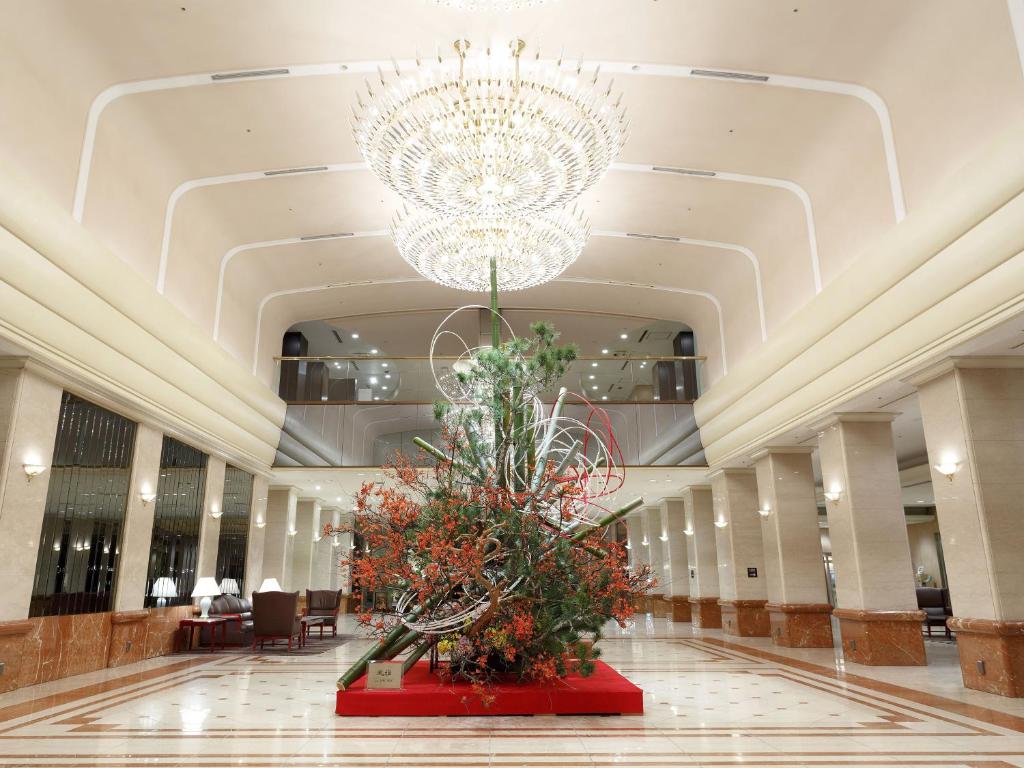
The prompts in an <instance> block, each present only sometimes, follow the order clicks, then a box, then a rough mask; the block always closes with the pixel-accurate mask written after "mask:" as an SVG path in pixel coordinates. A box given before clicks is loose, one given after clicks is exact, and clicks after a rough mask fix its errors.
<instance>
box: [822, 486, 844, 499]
mask: <svg viewBox="0 0 1024 768" xmlns="http://www.w3.org/2000/svg"><path fill="white" fill-rule="evenodd" d="M842 497H843V489H842V488H840V487H839V486H838V485H833V486H832V487H831V488H830V489H829V490H827V491H825V501H839V499H841V498H842Z"/></svg>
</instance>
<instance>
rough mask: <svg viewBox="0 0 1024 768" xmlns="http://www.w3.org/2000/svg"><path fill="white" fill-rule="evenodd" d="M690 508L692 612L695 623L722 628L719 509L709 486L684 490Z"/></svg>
mask: <svg viewBox="0 0 1024 768" xmlns="http://www.w3.org/2000/svg"><path fill="white" fill-rule="evenodd" d="M683 504H684V506H685V509H686V529H685V535H686V537H687V542H686V559H687V562H688V565H689V568H690V611H691V617H692V621H693V626H695V627H699V628H701V629H720V628H721V626H722V608H721V606H720V605H719V604H718V598H719V594H718V552H717V549H716V546H715V511H714V505H713V503H712V500H711V488H710V487H708V486H690V487H689V488H686V489H684V490H683Z"/></svg>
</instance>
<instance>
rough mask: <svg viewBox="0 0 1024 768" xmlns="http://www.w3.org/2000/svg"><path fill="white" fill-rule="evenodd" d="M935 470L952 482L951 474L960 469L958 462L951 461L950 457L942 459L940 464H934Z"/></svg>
mask: <svg viewBox="0 0 1024 768" xmlns="http://www.w3.org/2000/svg"><path fill="white" fill-rule="evenodd" d="M935 471H936V472H938V473H939V474H940V475H942V476H943V477H945V478H946V479H947V480H949V482H953V475H955V474H956V473H957V472H959V471H960V462H959V461H953V460H952V459H943V460H942V463H941V464H936V465H935Z"/></svg>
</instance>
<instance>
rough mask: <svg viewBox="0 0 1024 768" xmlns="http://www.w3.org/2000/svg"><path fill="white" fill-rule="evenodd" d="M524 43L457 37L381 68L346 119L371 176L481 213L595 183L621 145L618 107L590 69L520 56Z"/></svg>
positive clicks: (564, 197)
mask: <svg viewBox="0 0 1024 768" xmlns="http://www.w3.org/2000/svg"><path fill="white" fill-rule="evenodd" d="M524 46H525V44H524V43H523V42H522V41H515V42H514V43H513V44H512V45H511V46H510V48H509V50H508V51H505V52H495V53H492V52H491V50H490V49H488V50H487V51H486V52H485V53H484V54H483V55H480V56H476V57H468V56H467V53H468V51H469V47H470V46H469V43H468V42H466V41H464V40H460V41H458V42H456V44H455V49H456V52H457V53H458V57H457V58H456V59H454V60H452V59H448V60H445V59H441V58H440V57H438V58H436V59H435V60H433V61H431V62H429V63H426V64H420V66H419V69H418V71H417V72H416V73H415V74H409V73H403V72H401V71H399V70H398V68H397V66H396V72H395V77H393V78H392V77H385V76H384V74H383V73H382V74H381V76H380V86H379V88H378V87H377V86H376V85H374V86H371V87H370V88H369V101H368V102H366V103H364V101H363V99H362V98H360V100H359V107H358V108H357V110H356V119H355V125H354V135H355V141H356V144H357V145H358V147H359V149H360V151H361V152H362V154H363V156H364V157H365V158H366V161H367V162H368V163H369V165H370V167H371V168H372V169H373V171H374V173H375V174H376V175H377V177H378V178H379V179H380V180H381V181H383V182H384V183H385V184H386V185H387V186H388V187H390V188H391V189H392V190H394V191H395V192H396V193H397V194H398V195H399V196H400V197H402V198H403V199H404V200H405V201H406V202H407V203H409V204H411V205H413V206H415V207H417V208H421V209H422V208H428V209H431V210H433V211H435V212H437V213H442V214H473V215H482V216H523V215H532V214H535V213H540V212H543V211H549V210H553V209H557V208H562V207H564V206H565V205H566V204H568V203H571V202H573V201H574V200H576V199H577V198H578V197H579V196H580V195H581V194H582V193H583V192H584V191H586V190H587V189H588V188H590V187H591V186H592V185H593V184H595V183H596V182H597V181H598V180H599V179H600V178H601V177H602V176H603V175H604V173H605V172H606V171H607V170H608V167H609V165H611V163H612V162H613V161H614V159H615V157H616V156H617V155H618V153H619V151H620V150H621V148H622V146H623V144H624V143H625V140H626V132H627V125H626V120H625V114H624V110H622V109H621V107H620V105H619V103H618V102H617V101H613V100H612V96H611V85H610V84H609V85H608V86H607V87H606V88H605V89H601V88H599V87H598V85H597V83H598V79H599V78H598V74H597V72H594V73H592V74H588V75H585V74H584V73H583V72H582V68H581V67H580V66H575V67H572V68H568V67H566V66H563V65H562V62H561V61H559V62H557V63H554V62H542V61H539V60H536V59H535V60H532V61H531V60H522V61H521V58H522V56H521V54H522V52H523V49H524ZM499 53H503V55H498V54H499ZM375 89H376V90H375Z"/></svg>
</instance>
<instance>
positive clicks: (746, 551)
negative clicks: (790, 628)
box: [710, 469, 771, 637]
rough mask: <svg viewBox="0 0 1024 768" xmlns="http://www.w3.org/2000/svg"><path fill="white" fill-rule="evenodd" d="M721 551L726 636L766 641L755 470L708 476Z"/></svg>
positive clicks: (767, 625)
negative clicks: (763, 639)
mask: <svg viewBox="0 0 1024 768" xmlns="http://www.w3.org/2000/svg"><path fill="white" fill-rule="evenodd" d="M710 478H711V502H712V507H713V509H714V513H715V547H716V549H717V551H718V586H719V601H718V604H719V605H720V606H721V608H722V631H723V632H724V633H725V634H727V635H736V636H739V637H768V635H769V634H770V628H771V625H770V622H769V619H768V611H767V610H765V604H766V603H767V602H768V592H767V589H766V587H765V571H764V547H763V546H762V544H761V516H760V515H759V514H757V509H758V500H757V478H756V477H755V475H754V470H752V469H720V470H717V471H715V472H713V473H712V474H711V475H710Z"/></svg>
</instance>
